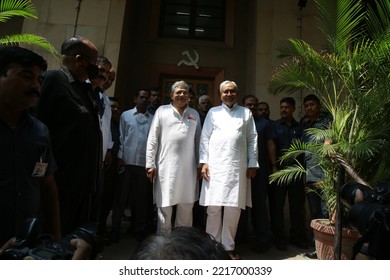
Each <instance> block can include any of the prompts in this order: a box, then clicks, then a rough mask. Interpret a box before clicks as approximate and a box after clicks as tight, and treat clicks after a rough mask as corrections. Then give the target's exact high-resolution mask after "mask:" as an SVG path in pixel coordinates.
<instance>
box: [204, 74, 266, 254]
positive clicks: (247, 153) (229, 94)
mask: <svg viewBox="0 0 390 280" xmlns="http://www.w3.org/2000/svg"><path fill="white" fill-rule="evenodd" d="M220 95H221V100H222V105H221V106H217V107H214V108H211V109H210V111H209V112H208V114H207V117H206V120H205V122H204V124H203V130H202V136H201V142H200V151H199V153H200V158H199V162H200V164H203V166H202V171H201V174H202V177H203V183H202V190H201V195H200V204H201V205H204V206H208V207H207V223H206V231H207V232H208V233H209V234H211V235H213V236H214V237H215V238H216V240H217V241H219V242H221V243H222V245H224V247H225V249H226V250H227V251H231V256H232V258H234V257H235V255H234V253H233V251H234V249H235V242H234V238H235V235H236V231H237V225H238V221H239V218H240V213H241V209H245V207H246V206H251V193H250V190H251V188H250V186H251V185H250V179H251V178H252V177H254V176H255V175H256V169H257V168H258V167H259V165H258V162H257V132H256V127H255V123H254V120H253V117H252V113H251V112H250V110H249V109H248V108H245V107H242V106H239V105H237V85H236V84H235V83H234V82H231V81H225V82H223V83H222V84H221V86H220ZM222 207H223V208H224V210H223V213H224V214H223V218H222Z"/></svg>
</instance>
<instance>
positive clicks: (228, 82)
mask: <svg viewBox="0 0 390 280" xmlns="http://www.w3.org/2000/svg"><path fill="white" fill-rule="evenodd" d="M227 84H233V85H234V86H235V87H236V90H238V87H237V84H236V83H235V82H233V81H229V80H226V81H223V82H222V83H221V84H220V85H219V92H222V88H223V87H224V86H225V85H227Z"/></svg>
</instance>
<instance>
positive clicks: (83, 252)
mask: <svg viewBox="0 0 390 280" xmlns="http://www.w3.org/2000/svg"><path fill="white" fill-rule="evenodd" d="M15 243H16V238H15V237H13V238H11V239H10V240H8V241H7V242H6V243H5V244H4V245H3V246H2V247H1V248H0V256H1V255H2V254H3V252H4V251H6V250H8V249H10V248H12V247H14V246H15ZM70 244H71V245H72V246H73V247H74V248H76V250H75V251H74V253H73V257H72V260H88V259H89V257H90V255H91V251H92V247H91V245H90V244H89V243H88V242H87V241H85V240H84V239H82V238H74V239H71V240H70ZM24 259H25V260H27V259H34V258H33V257H31V256H29V255H28V256H26V257H25V258H24Z"/></svg>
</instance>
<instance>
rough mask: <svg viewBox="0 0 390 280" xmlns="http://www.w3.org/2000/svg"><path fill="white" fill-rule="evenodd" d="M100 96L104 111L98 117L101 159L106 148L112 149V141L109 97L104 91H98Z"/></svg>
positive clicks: (104, 154) (104, 155)
mask: <svg viewBox="0 0 390 280" xmlns="http://www.w3.org/2000/svg"><path fill="white" fill-rule="evenodd" d="M99 95H100V98H103V102H104V112H103V116H102V117H101V118H100V129H101V131H102V147H103V160H104V159H105V157H106V153H107V150H108V149H112V146H114V142H113V141H112V135H111V115H112V112H111V102H110V98H109V97H108V96H107V95H106V94H105V93H104V92H100V93H99Z"/></svg>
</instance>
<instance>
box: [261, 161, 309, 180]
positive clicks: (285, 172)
mask: <svg viewBox="0 0 390 280" xmlns="http://www.w3.org/2000/svg"><path fill="white" fill-rule="evenodd" d="M295 162H296V164H293V165H289V166H287V167H286V168H284V169H281V170H278V171H277V172H275V173H273V174H271V175H270V176H269V178H270V182H271V183H277V184H278V185H285V184H288V183H290V182H293V181H295V180H299V179H301V178H302V177H303V176H304V175H305V174H306V168H305V167H304V166H303V165H302V164H301V163H300V162H299V161H297V160H296V161H295Z"/></svg>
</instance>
